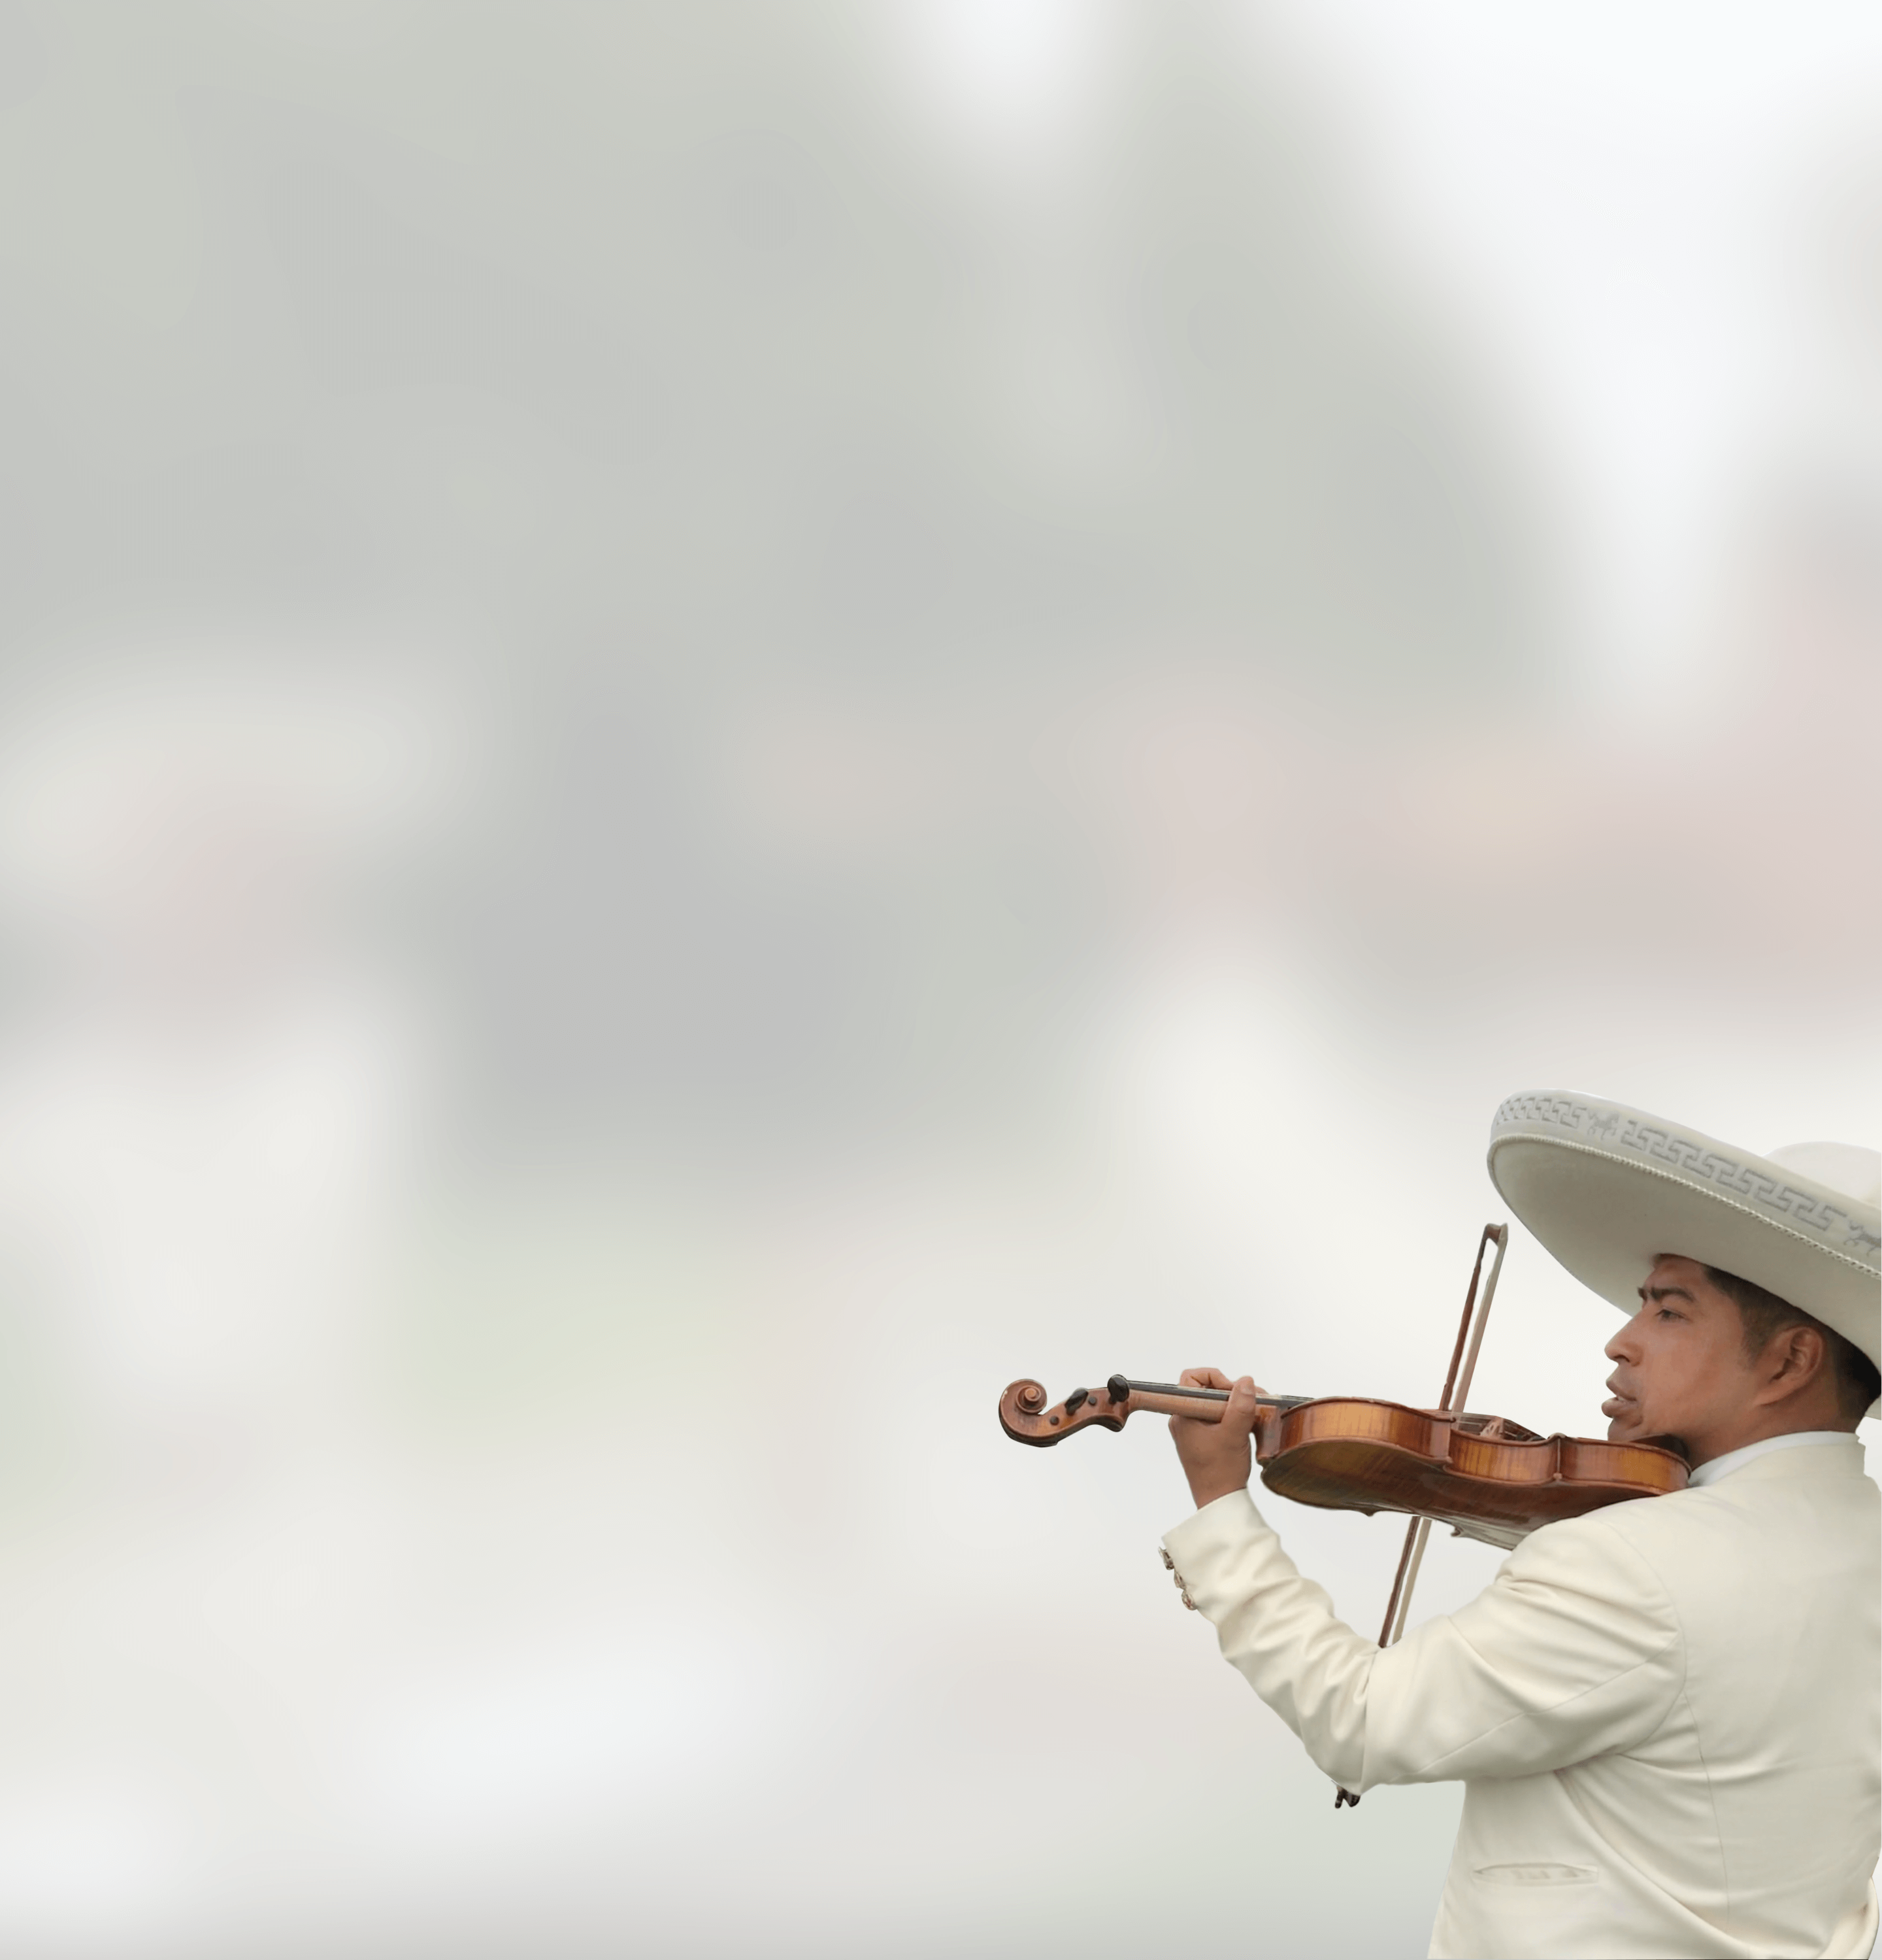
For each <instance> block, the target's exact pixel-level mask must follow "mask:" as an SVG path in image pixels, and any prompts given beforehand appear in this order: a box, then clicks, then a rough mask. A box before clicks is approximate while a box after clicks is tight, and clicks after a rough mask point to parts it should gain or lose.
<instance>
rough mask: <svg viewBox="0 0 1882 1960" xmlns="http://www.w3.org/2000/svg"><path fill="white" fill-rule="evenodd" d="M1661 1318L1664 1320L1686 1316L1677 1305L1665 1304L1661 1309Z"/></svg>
mask: <svg viewBox="0 0 1882 1960" xmlns="http://www.w3.org/2000/svg"><path fill="white" fill-rule="evenodd" d="M1660 1318H1661V1319H1662V1320H1683V1319H1685V1318H1686V1316H1685V1315H1684V1314H1683V1313H1681V1312H1680V1310H1679V1309H1678V1308H1677V1307H1674V1306H1663V1307H1662V1308H1661V1309H1660Z"/></svg>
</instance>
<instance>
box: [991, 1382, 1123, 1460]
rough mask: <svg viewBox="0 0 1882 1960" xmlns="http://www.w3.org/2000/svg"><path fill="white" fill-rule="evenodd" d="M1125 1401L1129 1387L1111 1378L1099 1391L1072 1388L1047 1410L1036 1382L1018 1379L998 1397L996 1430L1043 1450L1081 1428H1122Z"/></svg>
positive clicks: (1044, 1399)
mask: <svg viewBox="0 0 1882 1960" xmlns="http://www.w3.org/2000/svg"><path fill="white" fill-rule="evenodd" d="M1129 1402H1130V1386H1129V1383H1127V1382H1126V1380H1125V1379H1124V1377H1123V1376H1122V1375H1113V1376H1112V1377H1111V1379H1110V1381H1109V1382H1108V1383H1106V1384H1105V1386H1103V1388H1101V1389H1073V1390H1072V1392H1071V1394H1070V1395H1067V1396H1066V1398H1065V1400H1064V1401H1063V1402H1059V1403H1058V1404H1057V1405H1055V1406H1053V1407H1051V1408H1048V1407H1047V1406H1046V1391H1045V1389H1044V1388H1043V1386H1042V1385H1041V1384H1040V1383H1037V1382H1035V1381H1031V1380H1021V1381H1017V1382H1014V1383H1010V1384H1009V1385H1008V1388H1007V1391H1006V1392H1005V1394H1004V1395H1002V1396H1001V1398H1000V1427H1002V1429H1003V1430H1005V1431H1006V1433H1007V1434H1008V1436H1010V1437H1011V1438H1012V1439H1013V1440H1014V1442H1015V1443H1032V1444H1033V1445H1034V1446H1035V1447H1037V1448H1039V1449H1046V1448H1049V1446H1051V1445H1052V1444H1053V1443H1062V1442H1064V1440H1065V1438H1066V1437H1068V1436H1075V1435H1076V1434H1077V1433H1078V1431H1079V1430H1081V1429H1111V1430H1117V1429H1122V1428H1123V1427H1124V1422H1125V1418H1126V1417H1127V1416H1129V1414H1130V1407H1129Z"/></svg>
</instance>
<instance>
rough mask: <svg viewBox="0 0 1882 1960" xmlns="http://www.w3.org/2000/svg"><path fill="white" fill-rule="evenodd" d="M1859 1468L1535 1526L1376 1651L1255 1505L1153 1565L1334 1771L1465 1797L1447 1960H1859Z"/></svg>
mask: <svg viewBox="0 0 1882 1960" xmlns="http://www.w3.org/2000/svg"><path fill="white" fill-rule="evenodd" d="M1862 1463H1863V1459H1862V1451H1861V1446H1859V1445H1856V1444H1855V1443H1853V1441H1852V1442H1851V1443H1839V1444H1836V1445H1831V1446H1815V1447H1811V1448H1806V1449H1786V1450H1782V1451H1773V1452H1772V1453H1769V1454H1766V1455H1763V1456H1758V1457H1756V1458H1754V1459H1753V1460H1751V1461H1750V1462H1746V1463H1744V1464H1743V1465H1741V1466H1740V1467H1739V1468H1737V1469H1735V1470H1734V1471H1733V1472H1732V1473H1731V1475H1728V1476H1726V1477H1724V1478H1721V1479H1720V1481H1718V1482H1716V1483H1713V1484H1709V1485H1708V1486H1707V1487H1706V1488H1704V1489H1690V1490H1686V1491H1680V1492H1678V1493H1677V1494H1674V1495H1673V1496H1670V1497H1656V1498H1651V1499H1643V1500H1638V1501H1635V1502H1634V1503H1622V1504H1615V1505H1613V1506H1610V1507H1609V1508H1608V1509H1607V1510H1600V1511H1597V1512H1594V1513H1592V1514H1591V1516H1587V1517H1584V1518H1578V1519H1575V1520H1573V1521H1572V1522H1571V1523H1565V1524H1556V1525H1550V1526H1546V1528H1545V1529H1543V1530H1540V1531H1538V1532H1534V1533H1533V1534H1532V1535H1530V1537H1529V1538H1526V1539H1524V1542H1523V1543H1522V1544H1521V1545H1520V1546H1519V1547H1518V1548H1517V1550H1516V1551H1514V1552H1513V1553H1512V1554H1511V1556H1510V1557H1509V1558H1508V1561H1506V1562H1505V1564H1504V1565H1503V1567H1502V1568H1501V1570H1500V1571H1499V1572H1498V1574H1497V1576H1496V1577H1495V1580H1493V1581H1492V1583H1491V1585H1490V1586H1489V1588H1488V1589H1486V1591H1485V1592H1484V1593H1482V1594H1481V1595H1480V1596H1479V1597H1478V1598H1477V1599H1475V1600H1473V1602H1471V1604H1470V1605H1468V1606H1466V1607H1465V1608H1463V1611H1462V1612H1457V1613H1454V1614H1452V1615H1450V1616H1449V1617H1448V1618H1444V1619H1438V1620H1433V1621H1429V1622H1428V1623H1427V1624H1425V1625H1422V1626H1420V1627H1419V1628H1416V1629H1415V1631H1412V1633H1410V1634H1407V1635H1406V1637H1405V1639H1404V1640H1402V1641H1401V1642H1400V1643H1399V1644H1398V1645H1397V1646H1396V1647H1390V1648H1388V1649H1387V1650H1384V1652H1381V1651H1380V1650H1379V1649H1378V1648H1377V1647H1375V1646H1374V1644H1373V1643H1372V1642H1371V1641H1370V1640H1367V1639H1366V1638H1365V1637H1364V1636H1363V1635H1361V1634H1357V1633H1355V1632H1354V1631H1353V1630H1352V1628H1350V1627H1348V1626H1345V1625H1344V1624H1342V1622H1341V1621H1339V1620H1337V1619H1336V1618H1334V1616H1333V1610H1332V1606H1331V1603H1330V1601H1329V1600H1328V1599H1327V1596H1326V1594H1325V1593H1323V1591H1322V1590H1321V1589H1320V1587H1319V1586H1315V1585H1314V1584H1313V1583H1311V1582H1310V1581H1309V1580H1305V1579H1303V1578H1302V1577H1301V1575H1300V1573H1298V1572H1297V1571H1296V1570H1295V1569H1294V1565H1293V1564H1292V1562H1291V1561H1290V1560H1289V1559H1288V1557H1287V1554H1285V1552H1283V1551H1282V1549H1281V1545H1280V1542H1279V1539H1278V1538H1275V1535H1274V1533H1273V1532H1272V1531H1271V1530H1270V1529H1269V1527H1268V1526H1267V1525H1266V1523H1264V1522H1263V1519H1262V1517H1261V1515H1260V1513H1259V1512H1258V1511H1257V1510H1256V1509H1255V1507H1254V1503H1253V1500H1252V1499H1251V1498H1250V1496H1249V1495H1248V1494H1247V1492H1246V1491H1237V1492H1235V1493H1234V1494H1233V1495H1232V1496H1230V1497H1220V1498H1218V1499H1217V1500H1216V1501H1215V1503H1212V1504H1209V1505H1208V1506H1206V1507H1205V1508H1204V1509H1202V1510H1200V1511H1198V1512H1197V1513H1196V1514H1195V1516H1193V1517H1192V1518H1190V1519H1188V1521H1187V1522H1186V1523H1183V1524H1182V1525H1180V1526H1178V1527H1177V1529H1176V1530H1174V1531H1173V1532H1170V1534H1169V1535H1168V1536H1167V1538H1165V1540H1164V1549H1165V1550H1166V1551H1167V1552H1168V1554H1169V1555H1170V1559H1171V1561H1173V1564H1174V1565H1175V1567H1176V1568H1177V1574H1178V1581H1179V1583H1180V1584H1181V1585H1182V1586H1184V1588H1185V1589H1186V1596H1187V1597H1188V1598H1189V1599H1191V1600H1192V1601H1193V1602H1194V1604H1195V1605H1196V1607H1197V1608H1198V1609H1199V1611H1200V1612H1202V1613H1204V1614H1205V1615H1207V1617H1208V1618H1209V1619H1210V1620H1211V1621H1212V1622H1213V1623H1214V1624H1215V1628H1216V1629H1217V1631H1218V1634H1219V1636H1220V1637H1221V1646H1222V1652H1223V1654H1224V1656H1225V1657H1226V1658H1227V1659H1228V1660H1229V1661H1230V1662H1231V1663H1232V1664H1233V1665H1234V1666H1235V1667H1237V1669H1240V1672H1242V1673H1243V1674H1244V1675H1246V1676H1247V1678H1248V1681H1249V1682H1250V1685H1252V1686H1253V1688H1254V1691H1255V1692H1256V1694H1259V1696H1260V1697H1261V1698H1262V1699H1263V1701H1265V1702H1266V1703H1267V1704H1268V1705H1269V1707H1271V1708H1272V1709H1273V1710H1275V1713H1278V1714H1279V1716H1281V1717H1282V1719H1283V1720H1285V1722H1286V1723H1288V1726H1289V1727H1290V1728H1291V1729H1293V1730H1294V1733H1296V1734H1297V1735H1298V1736H1299V1737H1300V1738H1301V1741H1302V1742H1304V1743H1305V1744H1306V1745H1307V1753H1308V1754H1309V1755H1310V1756H1311V1757H1312V1758H1313V1759H1314V1761H1315V1762H1316V1763H1317V1764H1318V1765H1319V1766H1320V1768H1321V1769H1322V1770H1323V1771H1325V1772H1326V1774H1327V1775H1328V1776H1330V1777H1333V1779H1334V1780H1336V1781H1337V1782H1339V1783H1344V1784H1345V1786H1346V1787H1348V1788H1349V1790H1370V1789H1371V1788H1372V1787H1374V1785H1375V1784H1378V1783H1433V1782H1439V1781H1448V1780H1451V1779H1452V1778H1461V1779H1462V1780H1463V1785H1464V1803H1463V1821H1462V1822H1461V1823H1460V1825H1459V1827H1458V1831H1457V1849H1456V1850H1455V1852H1454V1854H1453V1856H1452V1859H1451V1870H1450V1873H1449V1875H1448V1876H1447V1879H1446V1880H1445V1882H1444V1897H1443V1899H1442V1901H1441V1903H1440V1904H1439V1907H1438V1920H1437V1924H1436V1925H1435V1927H1434V1928H1433V1930H1432V1933H1431V1952H1432V1953H1433V1954H1436V1955H1494V1956H1499V1960H1521V1956H1526V1955H1537V1956H1543V1960H1564V1956H1569V1955H1622V1956H1626V1960H1648V1956H1652V1955H1670V1956H1679V1957H1680V1960H1686V1956H1691V1955H1713V1954H1726V1955H1745V1956H1758V1960H1770V1956H1773V1955H1790V1954H1797V1955H1866V1954H1867V1953H1868V1952H1869V1949H1870V1946H1871V1943H1872V1942H1873V1940H1874V1937H1875V1933H1876V1925H1877V1920H1876V1905H1875V1895H1874V1890H1873V1888H1872V1885H1871V1878H1872V1876H1873V1874H1874V1870H1875V1867H1876V1860H1877V1852H1878V1849H1879V1848H1882V1707H1879V1706H1878V1703H1879V1701H1882V1691H1879V1685H1878V1677H1879V1676H1882V1554H1879V1551H1878V1529H1879V1527H1882V1507H1879V1506H1878V1500H1877V1490H1876V1487H1875V1485H1874V1484H1873V1483H1871V1481H1870V1480H1869V1479H1868V1478H1867V1477H1866V1476H1864V1475H1863V1470H1862Z"/></svg>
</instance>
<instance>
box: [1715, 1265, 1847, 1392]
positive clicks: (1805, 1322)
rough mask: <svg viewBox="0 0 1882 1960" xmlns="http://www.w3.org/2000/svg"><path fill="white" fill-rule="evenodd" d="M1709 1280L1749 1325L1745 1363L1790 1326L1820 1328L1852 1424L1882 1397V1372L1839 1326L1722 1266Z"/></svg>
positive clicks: (1755, 1357)
mask: <svg viewBox="0 0 1882 1960" xmlns="http://www.w3.org/2000/svg"><path fill="white" fill-rule="evenodd" d="M1705 1277H1706V1278H1708V1280H1710V1281H1712V1284H1713V1285H1714V1286H1715V1287H1718V1290H1719V1291H1720V1292H1721V1293H1723V1294H1724V1296H1725V1297H1726V1298H1727V1299H1728V1300H1731V1302H1732V1303H1733V1304H1734V1306H1737V1309H1738V1318H1739V1319H1740V1321H1742V1322H1743V1324H1744V1330H1745V1359H1746V1360H1747V1361H1755V1360H1756V1359H1757V1358H1758V1357H1759V1355H1760V1354H1763V1352H1764V1351H1765V1349H1766V1347H1768V1346H1769V1344H1770V1341H1771V1337H1772V1335H1774V1334H1779V1333H1782V1332H1783V1331H1784V1329H1785V1328H1787V1327H1814V1328H1816V1329H1817V1332H1818V1333H1819V1334H1820V1335H1822V1336H1823V1348H1824V1351H1825V1352H1826V1354H1828V1355H1829V1364H1830V1367H1831V1368H1832V1370H1833V1371H1834V1373H1835V1374H1836V1403H1837V1406H1838V1407H1839V1408H1840V1409H1841V1410H1842V1413H1843V1414H1845V1416H1848V1417H1849V1418H1852V1420H1853V1419H1854V1418H1858V1417H1860V1416H1864V1415H1866V1414H1868V1411H1869V1405H1870V1404H1871V1402H1874V1400H1875V1398H1877V1395H1882V1370H1878V1369H1877V1367H1876V1365H1875V1363H1874V1362H1873V1361H1871V1360H1870V1359H1869V1357H1868V1355H1866V1354H1864V1353H1863V1351H1862V1350H1861V1348H1858V1346H1857V1345H1856V1344H1855V1342H1854V1341H1848V1340H1845V1338H1843V1336H1842V1335H1840V1334H1839V1333H1838V1332H1836V1328H1833V1327H1826V1326H1825V1325H1823V1322H1821V1321H1820V1320H1819V1319H1817V1316H1815V1315H1814V1313H1805V1312H1804V1309H1802V1308H1801V1306H1792V1305H1791V1303H1790V1302H1789V1301H1788V1300H1780V1299H1779V1297H1777V1295H1776V1294H1775V1293H1767V1292H1766V1290H1765V1289H1764V1288H1763V1287H1761V1286H1757V1285H1755V1284H1753V1282H1752V1281H1750V1280H1741V1279H1740V1278H1739V1277H1738V1275H1737V1274H1736V1273H1721V1271H1719V1270H1718V1268H1717V1267H1716V1266H1708V1267H1707V1268H1705Z"/></svg>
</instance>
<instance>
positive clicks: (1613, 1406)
mask: <svg viewBox="0 0 1882 1960" xmlns="http://www.w3.org/2000/svg"><path fill="white" fill-rule="evenodd" d="M1607 1386H1608V1388H1609V1389H1610V1391H1611V1392H1610V1395H1609V1396H1608V1398H1607V1401H1606V1402H1603V1403H1602V1405H1601V1413H1602V1414H1603V1415H1604V1416H1606V1417H1607V1418H1608V1419H1609V1420H1610V1421H1613V1418H1615V1417H1616V1416H1617V1415H1624V1414H1626V1412H1627V1411H1628V1410H1629V1409H1630V1408H1633V1407H1634V1406H1635V1398H1634V1397H1633V1396H1632V1395H1625V1394H1623V1393H1622V1391H1621V1389H1619V1386H1617V1385H1616V1383H1615V1380H1614V1378H1613V1376H1609V1377H1608V1382H1607Z"/></svg>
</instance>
